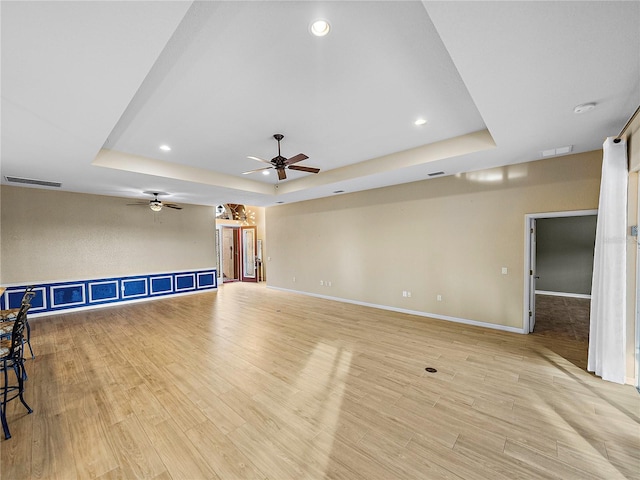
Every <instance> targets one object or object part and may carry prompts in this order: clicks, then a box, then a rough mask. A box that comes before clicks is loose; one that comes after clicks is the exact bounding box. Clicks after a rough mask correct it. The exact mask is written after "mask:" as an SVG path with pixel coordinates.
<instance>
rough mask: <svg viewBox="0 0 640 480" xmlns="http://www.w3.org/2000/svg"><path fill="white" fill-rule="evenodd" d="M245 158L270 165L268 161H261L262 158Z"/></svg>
mask: <svg viewBox="0 0 640 480" xmlns="http://www.w3.org/2000/svg"><path fill="white" fill-rule="evenodd" d="M247 158H250V159H251V160H257V161H259V162H262V163H266V164H267V165H271V162H270V161H268V160H264V159H262V158H260V157H252V156H248V157H247Z"/></svg>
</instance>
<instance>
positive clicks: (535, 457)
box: [0, 283, 640, 480]
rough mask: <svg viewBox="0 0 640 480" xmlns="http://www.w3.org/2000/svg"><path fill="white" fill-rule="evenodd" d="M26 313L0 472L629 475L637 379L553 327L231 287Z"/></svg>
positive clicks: (82, 475) (638, 416)
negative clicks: (23, 380)
mask: <svg viewBox="0 0 640 480" xmlns="http://www.w3.org/2000/svg"><path fill="white" fill-rule="evenodd" d="M31 323H32V327H33V343H34V349H35V351H36V355H37V358H36V359H35V360H28V361H27V368H28V373H29V380H28V382H27V393H26V398H27V400H28V402H29V403H30V404H31V406H32V407H33V408H34V413H33V414H31V415H25V411H24V410H23V409H22V407H21V405H20V404H19V402H12V403H11V404H10V408H9V415H8V417H9V425H10V427H11V431H12V434H13V438H11V439H10V440H8V441H5V440H2V441H0V455H1V465H0V466H1V470H0V477H1V478H2V479H3V480H9V479H23V478H25V479H26V478H60V479H64V480H66V479H74V478H79V479H90V478H100V479H108V478H124V479H130V478H156V479H171V478H173V479H179V478H184V479H200V478H213V479H216V478H221V479H258V478H269V479H274V480H287V479H296V480H297V479H305V478H309V479H322V478H336V479H353V480H359V479H367V480H374V479H440V478H447V479H460V478H463V479H509V480H511V479H515V478H532V479H545V478H555V479H558V478H560V479H574V478H575V479H581V480H583V479H618V478H640V397H639V395H638V393H637V392H636V391H635V389H634V388H633V387H631V386H621V385H616V384H612V383H608V382H604V381H602V380H599V379H598V378H596V377H594V376H592V375H590V374H588V373H586V372H585V371H584V368H583V366H582V367H581V366H580V362H581V361H584V358H585V357H586V352H584V347H583V345H578V346H577V347H576V345H575V344H573V343H572V342H570V341H566V340H563V339H553V338H548V337H545V336H535V335H517V334H510V333H504V332H499V331H495V330H488V329H481V328H476V327H469V326H464V325H458V324H453V323H447V322H442V321H435V320H429V319H425V318H418V317H413V316H410V315H405V314H398V313H392V312H387V311H381V310H375V309H371V308H365V307H360V306H355V305H349V304H344V303H337V302H331V301H327V300H322V299H316V298H312V297H306V296H302V295H296V294H292V293H286V292H281V291H277V290H272V289H267V288H265V287H264V285H251V284H242V283H233V284H228V285H224V286H223V287H221V288H220V290H219V291H218V292H217V293H214V292H210V293H200V294H196V295H190V296H184V297H179V298H174V299H162V300H156V301H153V302H146V303H140V304H135V305H128V306H119V307H112V308H107V309H102V310H94V311H87V312H78V313H71V314H66V315H59V316H51V317H46V318H38V319H32V321H31ZM425 367H434V368H436V369H437V370H438V371H437V373H427V372H426V371H425Z"/></svg>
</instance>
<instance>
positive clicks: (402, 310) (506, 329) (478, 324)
mask: <svg viewBox="0 0 640 480" xmlns="http://www.w3.org/2000/svg"><path fill="white" fill-rule="evenodd" d="M267 288H272V289H274V290H281V291H283V292H291V293H299V294H301V295H308V296H310V297H317V298H324V299H325V300H333V301H336V302H343V303H351V304H354V305H361V306H363V307H372V308H379V309H380V310H389V311H391V312H399V313H407V314H409V315H416V316H419V317H428V318H434V319H436V320H445V321H447V322H454V323H463V324H465V325H473V326H475V327H483V328H490V329H492V330H501V331H503V332H510V333H520V334H526V333H529V332H528V331H525V330H524V329H522V328H516V327H508V326H506V325H498V324H496V323H486V322H479V321H477V320H469V319H467V318H458V317H450V316H448V315H439V314H436V313H429V312H421V311H418V310H408V309H406V308H397V307H390V306H388V305H378V304H376V303H368V302H360V301H358V300H351V299H348V298H340V297H330V296H328V295H320V294H318V293H310V292H302V291H299V290H291V289H289V288H281V287H274V286H271V285H267Z"/></svg>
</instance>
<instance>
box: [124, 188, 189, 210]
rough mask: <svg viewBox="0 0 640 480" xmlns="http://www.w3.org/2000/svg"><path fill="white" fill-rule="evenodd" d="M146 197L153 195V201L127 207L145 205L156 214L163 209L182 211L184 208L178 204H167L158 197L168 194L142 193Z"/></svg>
mask: <svg viewBox="0 0 640 480" xmlns="http://www.w3.org/2000/svg"><path fill="white" fill-rule="evenodd" d="M142 193H144V194H146V195H153V200H149V201H148V202H137V203H127V205H143V206H146V207H149V208H150V209H151V210H153V211H154V212H159V211H160V210H162V208H163V207H167V208H173V209H174V210H182V207H181V206H180V205H178V204H177V203H167V202H162V201H160V199H159V198H158V195H169V194H168V193H166V192H142Z"/></svg>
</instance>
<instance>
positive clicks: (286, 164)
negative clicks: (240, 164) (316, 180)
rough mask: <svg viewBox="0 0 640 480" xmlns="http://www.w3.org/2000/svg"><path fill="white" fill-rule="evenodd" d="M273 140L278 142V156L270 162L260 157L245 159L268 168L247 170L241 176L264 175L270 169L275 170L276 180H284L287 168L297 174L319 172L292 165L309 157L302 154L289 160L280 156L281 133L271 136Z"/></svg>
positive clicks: (282, 136) (317, 169) (314, 169)
mask: <svg viewBox="0 0 640 480" xmlns="http://www.w3.org/2000/svg"><path fill="white" fill-rule="evenodd" d="M273 138H275V139H276V141H277V142H278V155H277V156H275V157H273V158H272V159H271V161H267V160H264V159H262V158H260V157H254V156H248V157H247V158H250V159H251V160H257V161H258V162H262V163H266V164H268V165H269V167H263V168H257V169H255V170H249V171H248V172H242V174H243V175H248V174H250V173H254V172H263V173H264V171H265V170H270V169H272V168H275V169H276V172H278V179H279V180H286V178H287V173H286V172H285V169H287V168H288V169H289V170H297V171H299V172H306V173H318V172H319V171H320V169H319V168H315V167H305V166H302V165H294V163H298V162H301V161H303V160H306V159H307V158H309V157H308V156H307V155H305V154H304V153H299V154H297V155H294V156H293V157H291V158H285V157H283V156H282V154H281V153H280V140H282V139H283V138H284V135H282V134H281V133H276V134H274V135H273Z"/></svg>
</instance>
